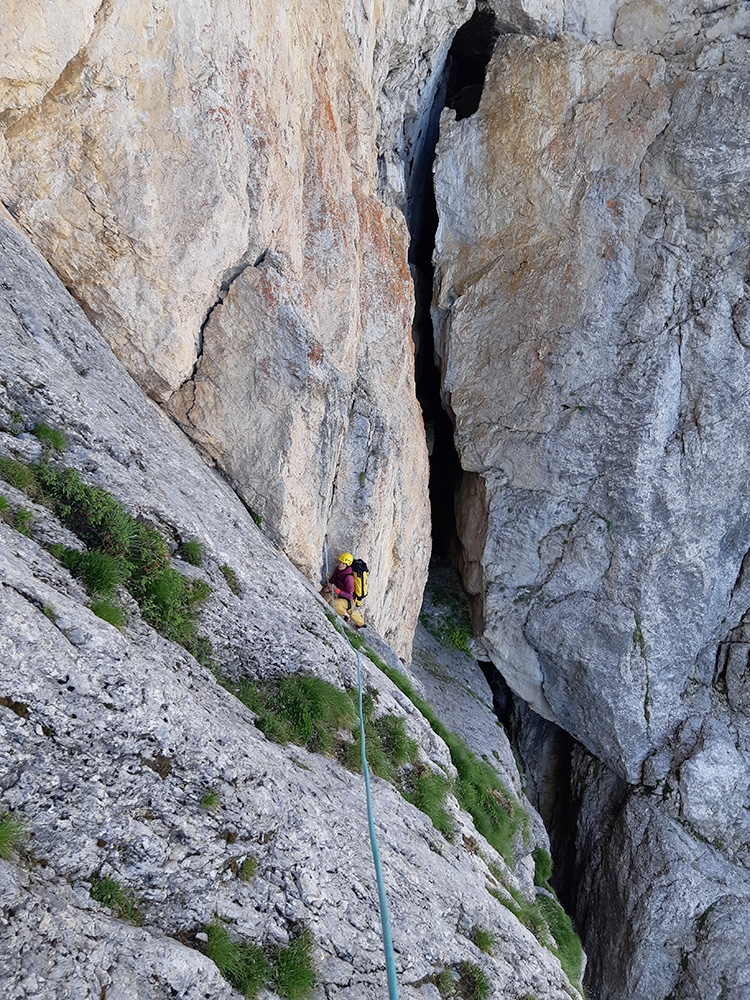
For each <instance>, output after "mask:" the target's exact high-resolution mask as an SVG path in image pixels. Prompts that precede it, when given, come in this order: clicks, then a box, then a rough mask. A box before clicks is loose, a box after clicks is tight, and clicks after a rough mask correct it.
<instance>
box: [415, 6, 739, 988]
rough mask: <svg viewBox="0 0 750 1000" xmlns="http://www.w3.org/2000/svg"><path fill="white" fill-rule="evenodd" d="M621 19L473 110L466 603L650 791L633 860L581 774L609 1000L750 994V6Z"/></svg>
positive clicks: (438, 300)
mask: <svg viewBox="0 0 750 1000" xmlns="http://www.w3.org/2000/svg"><path fill="white" fill-rule="evenodd" d="M612 13H613V14H615V13H616V15H617V16H616V18H614V17H613V31H614V34H613V37H612V38H611V39H610V44H611V42H614V44H615V46H616V47H613V48H606V49H605V48H602V47H594V46H591V45H581V44H580V43H579V42H576V41H573V40H572V39H571V38H569V37H565V36H561V37H559V38H558V39H557V40H555V41H550V40H542V39H538V38H518V37H507V38H501V39H500V41H499V42H498V45H497V47H496V50H495V53H494V55H493V59H492V61H491V63H490V66H489V70H488V75H487V81H486V84H485V89H484V94H483V97H482V102H481V105H480V108H479V111H478V112H477V114H476V115H475V116H473V117H472V118H469V119H466V120H464V121H460V122H455V121H453V120H452V116H451V115H450V114H449V113H447V112H445V113H444V115H443V124H442V129H441V139H440V143H439V146H438V158H437V163H436V169H435V180H436V194H437V201H438V212H439V216H440V224H439V228H438V235H437V246H436V255H435V261H436V268H437V270H436V289H435V299H434V309H433V313H434V318H435V320H436V325H437V331H438V336H437V346H438V352H439V354H440V358H441V364H442V375H443V392H444V398H445V401H446V404H447V405H448V406H449V407H450V409H451V410H452V412H453V414H454V415H455V420H456V434H455V437H456V443H457V447H458V450H459V454H460V457H461V462H462V465H463V467H464V469H465V470H467V473H468V474H467V475H465V477H464V482H463V484H462V487H461V496H460V500H459V504H458V509H457V518H458V526H459V532H460V533H461V537H462V543H463V554H462V559H463V572H464V580H465V583H466V584H467V586H468V587H469V589H470V590H471V591H472V593H474V594H475V597H476V612H477V621H479V622H480V623H481V626H482V629H483V639H484V643H485V647H486V650H487V654H488V656H489V657H490V658H491V659H492V660H493V661H494V662H495V663H496V665H497V666H498V668H499V669H500V670H501V672H502V673H503V675H504V677H505V678H506V679H507V681H508V683H509V684H510V686H511V688H512V689H513V690H514V691H515V692H516V693H517V694H518V695H520V696H521V697H522V698H524V699H525V700H526V701H527V702H528V703H529V704H530V705H531V706H532V707H533V708H534V709H535V711H536V712H538V713H539V714H540V715H542V716H544V717H545V718H547V719H553V720H556V721H557V722H558V723H559V724H560V725H561V726H563V727H564V728H565V729H566V730H567V731H568V732H569V733H571V734H573V735H574V736H575V737H576V739H578V740H580V741H581V742H582V743H583V744H584V745H585V746H586V748H587V749H588V750H589V751H590V752H591V753H593V754H595V755H596V756H597V757H598V758H600V760H602V761H604V762H605V763H606V764H607V765H608V767H610V768H612V769H613V770H614V771H615V772H616V774H617V775H619V776H620V777H622V778H625V779H626V780H627V781H628V782H630V783H633V784H637V783H639V782H640V781H641V780H642V781H643V782H644V784H645V785H646V786H648V791H647V790H646V789H642V790H641V791H640V792H635V791H634V792H633V793H632V794H631V795H627V794H625V793H623V791H622V789H620V790H619V791H618V793H617V796H619V798H618V803H619V805H618V809H619V808H620V807H622V801H623V795H624V794H625V803H626V805H625V807H624V808H622V809H621V813H620V812H618V816H619V820H618V825H617V833H616V836H614V835H611V831H612V829H613V828H612V826H611V824H609V821H608V819H607V801H608V793H607V787H606V782H607V781H608V780H609V779H605V778H603V777H597V768H598V765H594V764H591V765H590V766H588V767H587V768H586V773H585V777H582V778H581V786H582V787H584V788H585V789H586V791H585V794H584V793H582V801H581V803H580V806H579V812H578V818H577V823H578V827H577V841H576V852H577V863H578V868H577V871H578V872H579V873H580V875H581V879H582V882H581V884H580V885H579V887H578V890H577V896H578V901H579V917H580V918H581V921H582V926H584V928H585V931H586V937H585V940H586V943H587V949H588V951H589V953H590V956H591V968H592V979H591V983H592V988H593V990H594V992H595V993H596V995H597V996H599V997H600V998H601V1000H614V998H621V997H626V996H627V997H628V998H630V1000H634V998H638V1000H653V998H654V997H659V996H667V995H672V996H675V997H680V998H683V997H684V998H687V997H688V996H690V997H693V996H716V997H718V996H726V997H732V998H741V997H742V998H744V997H745V996H746V995H747V979H748V971H747V969H748V967H747V959H746V956H744V957H743V954H742V952H741V950H740V949H738V945H737V942H736V941H735V940H733V939H731V937H729V936H728V937H727V938H726V939H725V940H722V934H723V933H724V932H725V931H726V930H727V928H728V926H729V924H728V923H727V914H728V913H729V912H730V911H731V909H732V906H736V907H737V909H738V912H740V913H744V912H745V911H746V908H747V905H748V903H747V901H748V898H750V897H749V895H748V880H747V865H748V858H747V840H748V827H747V821H746V816H747V809H748V805H750V798H749V795H750V789H748V782H747V777H746V775H747V766H748V762H747V753H748V735H749V734H748V727H747V707H746V706H747V695H746V690H745V689H746V683H745V674H746V668H747V657H746V651H747V637H746V635H745V630H746V623H745V615H746V611H747V608H748V603H749V602H750V594H749V593H748V589H747V587H748V580H747V566H746V558H747V555H746V554H747V552H748V550H750V536H749V535H748V530H747V524H748V515H750V507H749V506H748V503H749V501H748V496H749V495H750V492H749V490H748V487H749V486H750V483H749V482H748V471H747V470H748V468H749V467H750V455H749V454H748V449H747V445H746V442H747V440H748V436H749V435H750V408H749V407H748V398H749V396H750V394H749V393H748V387H749V384H748V377H747V371H748V367H747V363H748V359H747V357H746V346H745V343H746V341H747V330H746V326H747V316H748V306H747V303H748V301H749V300H750V288H749V287H748V273H750V271H749V265H750V245H749V244H748V237H747V233H748V229H749V228H750V199H749V197H748V190H750V186H749V185H750V156H749V155H748V150H749V149H750V133H748V121H750V119H749V118H748V108H750V76H749V75H748V65H750V62H749V61H748V56H749V55H750V49H749V48H748V41H747V38H748V34H749V29H750V12H748V9H747V5H739V4H732V5H729V6H728V7H722V8H721V9H718V8H717V9H715V10H713V9H711V5H702V6H701V7H700V8H696V9H693V6H692V5H682V4H678V5H671V4H670V5H668V6H667V5H662V6H660V5H658V4H655V3H653V4H652V3H633V4H627V5H618V10H617V11H615V10H614V9H613V12H612ZM566 16H567V15H566ZM662 57H663V58H662ZM534 752H535V751H534V750H533V748H532V750H531V753H532V756H533V753H534ZM540 787H542V786H541V785H540ZM613 801H614V800H613ZM613 808H614V807H613ZM665 873H666V874H665ZM730 895H731V896H732V897H733V900H732V901H731V902H730V900H729V896H730ZM714 913H716V920H715V921H712V920H711V919H709V917H710V916H711V914H714ZM722 928H723V929H722ZM723 968H726V969H727V970H730V971H728V972H727V973H726V975H725V976H724V978H722V976H723V975H724V974H723V972H722V969H723ZM698 984H700V985H698ZM691 991H693V992H691Z"/></svg>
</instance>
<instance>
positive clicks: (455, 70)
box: [406, 0, 499, 565]
mask: <svg viewBox="0 0 750 1000" xmlns="http://www.w3.org/2000/svg"><path fill="white" fill-rule="evenodd" d="M498 35H499V28H498V26H497V19H496V17H495V14H494V13H493V12H492V10H490V9H489V8H488V7H486V5H485V4H484V3H482V0H480V2H479V4H478V5H477V8H476V10H475V11H474V14H473V15H472V17H471V18H470V19H469V20H468V21H467V22H466V23H465V24H464V25H462V26H461V28H459V29H458V31H457V32H456V35H455V36H454V39H453V42H452V44H451V47H450V50H449V52H448V57H447V60H446V64H445V68H444V70H443V77H442V80H441V83H440V85H439V86H438V88H437V92H436V97H435V101H434V103H433V107H432V109H431V110H430V113H429V116H428V118H427V120H426V121H425V122H424V123H423V124H422V127H421V128H420V130H419V136H418V139H417V153H416V154H415V156H414V157H413V158H412V160H411V162H410V164H409V171H408V184H407V209H406V218H407V222H408V224H409V230H410V232H411V234H412V240H411V246H410V249H409V264H410V267H411V271H412V277H413V279H414V295H415V309H414V323H413V328H412V331H413V337H414V345H415V375H416V383H417V398H418V400H419V403H420V405H421V407H422V414H423V417H424V422H425V428H426V431H427V442H428V448H429V452H430V485H429V489H430V507H431V513H432V551H433V554H434V556H436V557H438V558H440V559H444V560H446V561H447V562H449V563H451V564H452V565H455V563H456V560H457V555H458V540H457V533H456V517H455V510H454V498H455V495H456V491H457V489H458V488H459V486H460V483H461V476H462V469H461V462H460V459H459V457H458V453H457V451H456V447H455V443H454V437H453V420H452V418H451V415H450V413H449V412H448V410H447V409H446V407H445V405H444V403H443V400H442V397H441V391H440V388H441V371H440V359H439V358H437V357H436V355H435V338H434V330H433V325H432V316H431V312H430V307H431V304H432V293H433V283H434V277H435V269H434V266H433V263H432V255H433V251H434V248H435V235H436V233H437V227H438V213H437V204H436V201H435V188H434V184H433V176H432V164H433V160H434V158H435V148H436V146H437V140H438V132H439V126H440V114H441V112H442V110H443V108H446V107H448V108H451V109H453V110H454V111H455V112H456V118H457V120H458V119H462V118H467V117H469V116H470V115H472V114H474V112H475V111H476V110H477V108H478V107H479V100H480V98H481V95H482V89H483V87H484V77H485V71H486V68H487V64H488V62H489V60H490V56H491V55H492V49H493V48H494V45H495V42H496V40H497V37H498Z"/></svg>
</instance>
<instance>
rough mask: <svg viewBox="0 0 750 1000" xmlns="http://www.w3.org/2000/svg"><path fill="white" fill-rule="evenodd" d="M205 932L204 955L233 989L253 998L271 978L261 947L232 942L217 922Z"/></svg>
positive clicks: (269, 967)
mask: <svg viewBox="0 0 750 1000" xmlns="http://www.w3.org/2000/svg"><path fill="white" fill-rule="evenodd" d="M206 933H207V934H208V943H207V944H206V955H207V956H208V957H209V958H210V959H211V961H212V962H214V963H215V964H216V967H217V968H218V970H219V972H220V973H221V974H222V976H224V978H225V979H226V980H228V981H229V982H230V983H231V984H232V986H234V988H235V989H236V990H239V992H240V993H242V994H243V995H244V996H246V997H248V998H250V1000H255V997H257V996H258V993H259V992H260V991H261V990H262V989H263V988H264V987H265V986H266V985H267V984H268V982H269V980H270V978H271V966H270V963H269V961H268V959H267V958H266V956H265V954H264V952H263V949H262V948H261V947H260V945H257V944H255V943H254V942H252V941H233V940H232V939H231V938H230V937H229V934H228V933H227V931H226V930H225V929H224V928H223V927H222V926H221V925H220V924H211V925H210V926H208V927H207V928H206Z"/></svg>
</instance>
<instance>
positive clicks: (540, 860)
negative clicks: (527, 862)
mask: <svg viewBox="0 0 750 1000" xmlns="http://www.w3.org/2000/svg"><path fill="white" fill-rule="evenodd" d="M531 856H532V857H533V859H534V885H540V886H542V887H543V888H544V889H549V888H550V879H551V878H552V858H551V857H550V856H549V854H548V852H547V851H545V850H544V848H543V847H535V848H534V850H533V851H532V852H531Z"/></svg>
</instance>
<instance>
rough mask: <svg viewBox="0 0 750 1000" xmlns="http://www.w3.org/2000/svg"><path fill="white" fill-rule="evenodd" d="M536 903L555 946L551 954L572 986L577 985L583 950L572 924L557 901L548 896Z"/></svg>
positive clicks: (579, 978) (579, 977)
mask: <svg viewBox="0 0 750 1000" xmlns="http://www.w3.org/2000/svg"><path fill="white" fill-rule="evenodd" d="M538 902H539V907H540V909H541V912H542V914H543V916H544V919H545V920H546V922H547V926H548V927H549V930H550V933H551V934H552V937H553V938H554V939H555V944H556V945H557V947H556V948H553V952H554V954H555V955H557V957H558V958H559V959H560V965H562V967H563V971H564V972H565V975H566V976H567V977H568V979H569V980H570V981H571V983H573V985H574V986H575V985H578V984H580V981H581V968H582V966H583V948H582V946H581V941H580V938H579V937H578V935H577V934H576V932H575V929H574V928H573V922H572V921H571V919H570V917H569V916H568V914H567V913H566V912H565V910H564V909H563V908H562V906H560V904H559V903H558V902H557V900H555V899H551V898H550V897H549V896H540V897H539V901H538Z"/></svg>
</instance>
